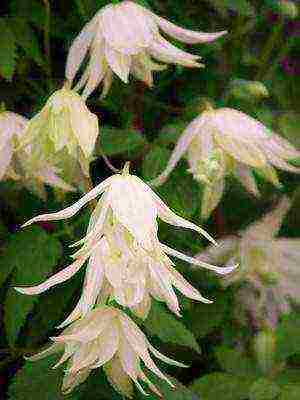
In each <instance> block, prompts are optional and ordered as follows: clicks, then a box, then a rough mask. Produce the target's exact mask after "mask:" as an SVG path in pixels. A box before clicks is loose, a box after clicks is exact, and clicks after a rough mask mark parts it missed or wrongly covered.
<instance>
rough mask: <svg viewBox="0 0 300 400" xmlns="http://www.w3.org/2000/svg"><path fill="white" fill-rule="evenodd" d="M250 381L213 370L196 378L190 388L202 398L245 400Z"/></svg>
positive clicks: (209, 399) (211, 399) (204, 399)
mask: <svg viewBox="0 0 300 400" xmlns="http://www.w3.org/2000/svg"><path fill="white" fill-rule="evenodd" d="M250 386H251V381H249V380H247V379H241V378H239V377H236V376H233V375H230V374H225V373H222V372H214V373H212V374H209V375H205V376H203V377H201V378H199V379H196V380H195V381H194V382H193V384H192V385H191V386H190V388H191V389H192V390H193V391H194V392H195V393H197V394H198V395H199V397H200V399H202V400H216V399H219V398H222V399H223V400H245V399H246V398H247V395H248V392H249V388H250Z"/></svg>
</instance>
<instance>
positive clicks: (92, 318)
mask: <svg viewBox="0 0 300 400" xmlns="http://www.w3.org/2000/svg"><path fill="white" fill-rule="evenodd" d="M52 340H53V341H54V342H55V343H54V344H53V345H52V346H50V347H48V348H47V349H46V350H44V351H42V352H41V353H38V354H36V355H34V356H32V357H30V358H29V359H30V360H32V361H36V360H39V359H41V358H44V357H47V356H48V355H50V354H53V353H57V352H64V354H63V355H62V357H61V359H60V360H59V361H58V363H57V364H56V365H55V366H54V368H56V367H57V366H59V365H61V364H62V363H65V362H66V361H68V364H67V368H66V370H65V376H64V379H63V384H62V391H63V392H64V393H69V392H71V391H72V390H73V389H74V388H75V387H76V386H77V385H79V384H80V383H82V382H83V381H85V380H86V378H87V377H88V376H89V374H90V373H91V371H92V370H93V369H95V368H100V367H102V366H103V368H104V371H105V373H106V375H107V378H108V380H109V381H110V383H111V384H112V386H113V387H114V388H115V389H116V390H117V391H119V392H120V393H121V394H123V395H125V396H128V397H132V395H133V383H134V384H135V385H136V386H137V388H138V389H139V390H140V391H141V392H142V393H143V394H145V395H147V393H145V391H144V389H143V388H142V386H141V385H140V383H139V381H141V382H144V383H145V384H146V385H147V386H148V387H149V389H150V390H152V391H153V392H154V393H156V394H157V395H159V396H161V394H160V392H159V390H158V389H157V387H156V386H155V385H154V384H153V383H152V382H151V381H150V380H149V379H148V378H147V376H146V375H145V373H144V372H143V370H142V367H141V361H142V362H143V365H144V366H145V367H146V368H148V369H149V370H150V371H151V372H153V373H154V374H155V375H156V376H158V377H159V378H161V379H163V380H164V381H166V382H167V383H168V384H169V385H170V386H172V387H174V385H173V383H172V382H171V381H170V379H169V378H168V377H167V376H166V375H164V374H163V373H162V372H161V371H160V370H159V369H158V367H157V366H156V365H155V363H154V361H153V360H152V358H151V355H150V353H152V354H153V356H155V357H156V358H157V359H159V360H161V361H164V362H165V363H167V364H170V365H175V366H179V367H185V365H183V364H181V363H179V362H177V361H174V360H172V359H170V358H168V357H166V356H164V355H163V354H161V353H160V352H159V351H157V350H156V349H155V348H154V347H153V346H152V345H151V344H150V343H149V341H148V339H147V338H146V336H145V335H144V333H143V332H142V331H141V330H140V329H139V327H138V326H137V325H136V324H135V323H134V322H133V321H132V320H131V319H130V318H129V317H128V316H127V315H126V314H125V313H124V312H122V311H120V310H118V309H117V308H114V307H109V306H100V307H97V308H96V309H95V310H93V311H91V312H90V313H89V314H88V315H86V317H85V318H82V319H80V320H79V321H76V322H75V323H73V324H72V325H70V326H69V327H68V328H67V329H65V331H63V332H62V334H61V335H60V336H58V337H54V338H52Z"/></svg>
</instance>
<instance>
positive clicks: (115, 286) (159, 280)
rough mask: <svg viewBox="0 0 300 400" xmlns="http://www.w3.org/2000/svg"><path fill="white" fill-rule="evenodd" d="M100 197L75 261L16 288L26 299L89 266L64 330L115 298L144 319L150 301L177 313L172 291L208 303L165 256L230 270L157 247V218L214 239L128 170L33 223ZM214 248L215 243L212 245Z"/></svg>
mask: <svg viewBox="0 0 300 400" xmlns="http://www.w3.org/2000/svg"><path fill="white" fill-rule="evenodd" d="M101 193H103V196H102V198H101V199H100V201H99V203H98V206H97V207H96V209H95V211H94V213H93V214H92V217H91V221H90V225H89V228H88V232H87V235H86V236H85V237H84V238H83V239H82V240H80V241H79V242H78V243H75V245H79V244H82V248H81V249H80V250H79V251H78V252H77V253H76V254H75V255H74V256H73V257H74V258H75V261H74V263H73V264H72V265H70V266H69V267H67V268H65V269H64V270H62V271H61V272H59V273H57V274H56V275H54V276H52V277H51V278H49V279H48V280H47V281H46V282H44V283H42V284H40V285H38V286H34V287H31V288H17V290H18V291H20V292H21V293H25V294H28V295H33V294H39V293H42V292H44V291H45V290H47V289H49V288H50V287H52V286H54V285H57V284H58V283H61V282H63V281H65V280H67V279H69V278H70V277H72V276H73V275H74V274H75V273H76V272H77V271H78V270H79V269H80V268H81V267H82V266H83V264H84V263H85V262H86V261H88V266H87V271H86V278H85V284H84V289H83V293H82V296H81V299H80V301H79V303H78V305H77V307H76V308H75V310H74V311H73V313H72V314H71V315H70V316H69V318H67V320H66V321H65V322H64V323H63V324H62V325H61V326H64V325H67V324H68V323H70V322H72V321H74V320H75V319H77V318H79V317H80V316H82V315H85V314H86V313H87V312H88V311H89V310H90V309H91V308H92V307H93V306H94V304H95V302H96V301H97V299H98V302H99V301H100V302H101V299H103V298H104V299H106V297H107V296H111V297H113V298H114V299H115V300H116V301H117V302H118V303H119V304H121V305H123V306H127V307H130V308H131V309H132V311H134V312H136V314H137V315H139V316H142V317H145V316H146V315H147V313H148V311H149V308H150V304H151V302H150V296H153V297H155V298H157V299H158V300H160V301H165V302H166V303H167V305H168V307H169V308H170V309H171V310H172V311H173V312H175V313H176V314H179V304H178V300H177V296H176V294H175V292H174V289H173V287H175V288H177V289H178V290H179V291H181V292H182V293H183V294H184V295H186V296H188V297H189V298H192V299H195V300H199V301H204V302H209V300H206V299H204V298H203V297H202V296H201V295H200V293H199V292H198V291H197V290H196V289H194V288H193V287H192V286H191V285H190V284H189V283H188V282H187V281H186V280H185V279H184V278H183V277H182V276H181V275H180V274H179V273H178V272H177V271H176V269H175V268H174V267H173V263H172V261H171V260H170V259H169V258H168V255H171V256H174V257H177V258H180V259H182V260H184V261H187V262H190V263H196V264H197V265H199V266H201V267H204V268H207V269H210V270H213V271H215V272H217V273H219V274H226V273H229V272H231V271H232V269H233V268H234V267H233V268H232V267H230V268H219V267H216V266H213V265H209V264H206V263H202V262H200V261H199V260H196V259H195V258H193V257H189V256H187V255H185V254H182V253H180V252H178V251H176V250H174V249H171V248H170V247H168V246H166V245H165V244H162V243H160V242H159V240H158V237H157V217H160V218H161V219H162V220H163V221H165V222H167V223H169V224H172V225H175V226H181V227H184V228H188V229H192V230H194V231H196V232H199V233H201V234H203V235H204V236H205V237H206V238H208V239H209V240H211V241H212V242H214V240H213V239H212V238H211V237H210V236H209V235H208V234H207V233H206V232H205V231H204V230H203V229H201V228H200V227H198V226H197V225H195V224H193V223H191V222H189V221H187V220H185V219H183V218H181V217H179V216H178V215H176V214H175V213H173V212H172V211H171V210H170V209H169V208H168V207H167V206H166V205H165V204H164V203H163V201H162V200H161V199H160V198H159V197H158V196H157V195H156V194H155V193H154V192H153V191H152V190H151V189H150V187H149V186H147V185H146V184H145V183H144V182H143V181H142V180H140V179H139V178H138V177H136V176H134V175H130V174H129V173H128V171H127V169H126V168H125V169H124V172H123V174H122V175H121V174H116V175H114V176H112V177H110V178H108V179H106V180H105V181H104V182H103V183H101V184H100V185H98V186H97V187H95V188H94V189H93V190H92V191H91V192H89V193H88V194H87V195H85V196H84V197H83V198H82V199H80V200H79V201H78V202H77V203H75V204H74V205H73V206H71V207H68V208H66V209H65V210H62V211H59V212H57V213H53V214H45V215H41V216H38V217H35V218H33V219H32V220H30V221H29V222H27V223H26V224H25V225H29V224H31V223H33V222H37V221H51V220H59V219H65V218H70V217H71V216H73V215H74V214H76V213H77V212H78V211H79V210H80V209H81V208H82V207H83V206H84V205H85V204H86V203H87V202H88V201H90V200H92V199H94V198H95V197H96V196H98V195H99V194H101ZM214 243H215V242H214Z"/></svg>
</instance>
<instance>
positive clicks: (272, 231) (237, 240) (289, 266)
mask: <svg viewBox="0 0 300 400" xmlns="http://www.w3.org/2000/svg"><path fill="white" fill-rule="evenodd" d="M290 205H291V204H290V201H289V199H288V198H287V197H283V199H282V200H281V201H280V202H279V204H278V205H277V207H275V209H274V210H272V211H271V212H269V213H267V214H266V215H265V216H263V217H262V218H261V220H259V221H257V222H254V223H253V224H251V225H250V226H249V227H248V228H246V229H245V230H244V231H242V232H241V233H240V235H239V237H234V236H232V237H227V238H226V237H225V238H224V240H220V246H219V247H218V249H216V250H215V249H214V248H213V247H211V246H210V247H209V248H208V249H207V250H206V251H204V252H203V253H200V254H199V255H198V256H197V258H199V260H201V261H204V262H218V263H220V262H221V263H227V264H228V265H230V264H235V263H236V262H238V263H239V265H240V268H239V270H237V271H236V272H235V273H233V274H232V275H231V276H228V277H226V278H225V279H224V284H225V285H228V284H231V283H233V282H237V281H239V282H243V283H247V284H248V285H250V286H245V287H242V289H241V290H240V291H239V302H240V303H242V304H244V307H245V308H246V309H247V311H249V312H250V314H251V316H252V317H253V319H254V320H255V321H258V323H260V322H261V321H265V323H267V324H268V325H269V326H271V327H275V326H276V324H277V321H278V318H279V316H280V315H281V314H282V313H286V312H288V311H289V310H290V303H289V300H293V301H296V302H300V289H299V287H300V270H299V259H300V239H294V238H290V239H289V238H282V237H279V238H277V235H278V232H279V229H280V227H281V224H282V220H283V218H284V217H285V215H286V214H287V212H288V210H289V208H290ZM257 295H258V296H257Z"/></svg>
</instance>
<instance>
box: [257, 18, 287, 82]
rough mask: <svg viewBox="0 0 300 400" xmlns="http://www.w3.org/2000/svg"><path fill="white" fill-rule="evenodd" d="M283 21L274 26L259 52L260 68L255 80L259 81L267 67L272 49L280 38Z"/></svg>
mask: <svg viewBox="0 0 300 400" xmlns="http://www.w3.org/2000/svg"><path fill="white" fill-rule="evenodd" d="M283 24H284V23H283V21H280V22H279V23H278V24H276V25H274V27H273V29H272V32H271V34H270V36H269V39H268V40H267V42H266V44H265V46H264V48H263V49H262V52H261V57H260V68H259V70H258V71H257V74H256V76H255V80H261V79H262V77H263V75H264V73H265V70H266V68H267V67H268V64H269V60H270V57H271V54H272V52H273V49H274V47H275V46H276V45H277V43H278V39H279V37H280V34H281V32H282V29H283Z"/></svg>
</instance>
